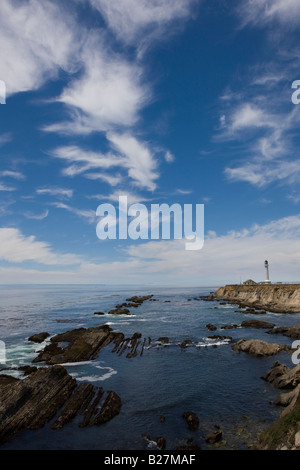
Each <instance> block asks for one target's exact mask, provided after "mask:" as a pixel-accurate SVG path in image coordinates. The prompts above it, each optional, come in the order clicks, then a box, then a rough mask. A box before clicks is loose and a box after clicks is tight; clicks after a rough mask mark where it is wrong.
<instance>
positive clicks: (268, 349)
mask: <svg viewBox="0 0 300 470" xmlns="http://www.w3.org/2000/svg"><path fill="white" fill-rule="evenodd" d="M232 349H233V350H234V351H235V352H236V353H240V352H245V353H248V354H250V355H252V356H256V357H263V356H274V355H275V354H278V353H279V352H281V351H286V352H287V351H290V350H291V348H290V346H286V345H284V344H270V343H267V342H266V341H262V340H259V339H250V340H246V339H241V340H239V341H237V342H236V343H235V344H234V345H233V346H232Z"/></svg>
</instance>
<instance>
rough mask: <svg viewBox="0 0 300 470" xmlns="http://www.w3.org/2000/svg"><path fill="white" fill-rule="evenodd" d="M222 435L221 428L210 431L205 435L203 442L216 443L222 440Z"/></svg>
mask: <svg viewBox="0 0 300 470" xmlns="http://www.w3.org/2000/svg"><path fill="white" fill-rule="evenodd" d="M222 437H223V433H222V431H221V430H216V431H212V432H210V433H209V434H208V435H207V436H206V437H205V442H206V443H207V444H216V443H217V442H220V441H221V440H222Z"/></svg>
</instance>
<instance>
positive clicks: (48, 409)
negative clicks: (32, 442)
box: [0, 293, 300, 450]
mask: <svg viewBox="0 0 300 470" xmlns="http://www.w3.org/2000/svg"><path fill="white" fill-rule="evenodd" d="M155 300H156V299H153V296H152V295H151V296H141V297H137V296H134V297H132V298H129V299H126V302H124V303H123V304H118V305H116V306H115V308H114V309H112V310H110V311H109V312H108V314H110V315H118V314H125V315H128V314H130V311H129V313H123V312H124V310H125V309H126V310H127V309H129V308H137V307H139V306H140V305H142V303H143V302H145V301H155ZM194 300H200V298H197V299H194ZM202 300H207V301H210V300H218V302H219V304H224V303H227V302H224V299H216V297H215V296H214V295H213V294H212V293H211V294H210V295H209V296H208V297H205V298H203V297H202ZM228 303H230V302H228ZM242 307H243V308H245V305H244V304H243V306H242ZM260 307H261V306H259V308H260ZM256 308H257V309H258V306H256V307H253V306H252V307H249V306H247V307H246V309H247V310H246V312H247V313H253V310H254V312H256V311H257V310H256ZM249 309H250V312H249V311H248V310H249ZM259 311H260V312H261V310H259ZM120 312H121V313H120ZM98 314H100V315H101V314H102V313H101V312H98ZM206 328H207V329H208V331H212V332H214V334H213V335H211V336H208V338H210V339H213V340H218V341H223V342H225V343H228V344H229V343H232V346H231V347H232V349H233V351H234V352H235V353H237V354H243V353H244V354H249V355H252V356H254V357H264V356H276V355H277V354H278V353H279V352H285V353H287V354H291V353H293V352H295V350H294V349H292V347H291V346H290V345H289V344H287V345H283V344H276V343H269V342H267V341H262V340H254V339H253V340H246V339H240V340H238V341H235V340H233V338H232V337H231V336H224V335H220V334H216V333H215V331H216V330H217V327H215V325H213V324H207V325H206ZM234 328H248V329H249V328H250V329H252V328H253V329H264V330H265V331H266V333H267V334H269V335H274V336H275V335H277V334H281V335H284V336H286V337H287V338H289V339H290V340H291V339H292V340H295V339H296V340H298V339H300V325H295V326H290V327H282V326H281V327H276V325H275V324H274V323H270V322H266V321H263V320H258V319H255V318H254V319H253V320H245V321H243V322H241V324H239V325H238V324H234V325H224V326H222V327H221V328H220V329H222V330H225V329H226V330H228V329H234ZM28 340H29V341H31V342H34V343H37V344H41V343H43V342H45V347H44V348H43V349H42V350H41V351H39V352H38V353H37V356H36V357H35V358H34V360H33V361H32V364H33V365H32V366H25V367H23V368H20V370H22V371H23V373H24V378H22V379H16V378H14V377H12V376H8V375H0V393H1V401H0V445H1V444H3V443H5V442H6V441H7V440H9V439H11V438H12V437H14V436H15V435H16V434H18V433H20V432H23V431H25V430H36V429H40V428H42V427H43V426H45V425H46V424H48V425H49V426H50V428H51V429H52V430H55V429H61V428H63V427H64V426H65V425H66V424H67V423H69V422H71V421H73V420H75V418H76V420H77V422H78V426H80V427H88V426H98V425H101V424H103V423H106V422H108V421H110V420H111V419H113V418H114V417H115V416H117V415H118V414H119V413H120V411H121V407H122V400H121V397H120V396H119V395H118V394H117V393H115V392H114V391H112V390H108V391H104V390H103V389H102V388H101V387H96V386H94V385H93V384H90V383H86V382H84V383H81V384H78V383H77V381H76V379H74V378H72V377H71V376H70V375H69V373H68V372H67V370H66V368H65V367H64V364H68V363H80V362H85V361H93V360H94V359H95V358H97V357H98V355H99V354H100V353H101V350H102V349H103V348H106V347H108V346H110V348H111V352H112V353H115V354H118V355H120V356H121V355H123V354H124V355H125V356H126V358H128V359H132V358H134V357H136V356H138V355H140V356H142V355H143V353H144V351H145V350H146V349H149V348H150V347H151V345H152V344H153V343H154V344H155V345H156V346H159V345H160V346H161V347H169V346H170V341H169V338H168V337H159V338H158V339H157V340H156V341H153V340H152V339H151V338H143V337H142V334H141V333H137V332H136V333H134V334H133V335H132V336H131V337H125V335H124V334H123V333H120V332H118V333H116V332H114V331H113V330H112V328H111V327H110V326H108V325H107V324H103V325H100V326H96V327H91V328H78V329H74V330H70V331H66V332H64V333H60V334H57V335H55V336H52V337H50V335H49V333H47V332H42V333H37V334H35V335H33V336H31V337H29V338H28ZM176 345H177V346H179V347H180V348H181V349H182V350H185V349H186V348H187V347H195V346H196V345H195V344H194V343H193V342H192V341H191V340H190V339H186V340H184V341H181V342H180V343H177V344H176ZM215 347H217V346H215ZM262 379H263V380H265V381H267V382H269V383H270V384H271V385H272V386H273V387H276V388H279V389H280V390H281V392H283V393H281V394H280V395H279V397H278V398H277V399H276V400H275V402H274V405H277V406H281V407H285V410H284V411H283V412H282V415H281V417H280V419H279V421H278V422H277V423H274V425H273V426H271V427H270V428H269V429H267V430H265V431H264V433H263V434H262V435H261V436H260V438H259V439H258V442H257V443H256V444H255V445H253V447H252V448H255V449H261V450H269V449H274V448H276V449H279V448H280V449H281V448H285V447H286V448H296V449H298V448H300V427H298V424H299V423H300V366H299V367H298V366H297V367H295V368H294V369H292V370H290V369H289V368H288V367H287V366H284V365H281V364H280V363H279V362H278V361H276V362H275V363H274V365H273V367H272V369H271V370H270V371H267V372H266V374H265V375H264V376H263V377H262ZM298 415H299V420H298V421H295V420H296V417H297V419H298ZM182 417H183V419H184V420H185V421H186V423H187V425H188V429H189V430H193V431H196V430H197V429H198V427H199V419H198V417H197V416H196V415H195V413H193V412H192V411H188V412H184V413H183V414H182ZM293 420H294V421H295V423H294V421H293ZM288 421H292V422H293V423H294V426H290V427H289V431H288V433H287V431H286V426H285V425H284V423H286V422H288ZM274 434H275V435H276V437H274ZM147 439H148V440H149V442H152V441H151V439H150V436H146V440H147ZM205 442H206V443H207V444H208V445H211V446H217V447H219V446H222V445H223V446H226V441H224V439H223V435H222V430H220V428H219V427H218V426H217V425H216V429H214V430H212V431H211V432H210V433H209V434H208V435H207V436H206V438H205ZM155 443H156V444H155V445H156V446H157V449H163V448H164V447H165V439H164V437H163V436H159V437H158V438H156V440H155ZM178 450H200V448H199V446H198V445H196V444H195V443H194V441H189V440H188V441H187V442H186V444H183V445H182V446H180V448H178Z"/></svg>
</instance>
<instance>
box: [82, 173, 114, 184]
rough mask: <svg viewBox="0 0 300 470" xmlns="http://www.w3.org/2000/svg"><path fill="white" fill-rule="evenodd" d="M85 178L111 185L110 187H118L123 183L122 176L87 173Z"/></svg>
mask: <svg viewBox="0 0 300 470" xmlns="http://www.w3.org/2000/svg"><path fill="white" fill-rule="evenodd" d="M84 176H85V178H88V179H90V180H100V181H104V182H105V183H107V184H109V185H110V186H117V185H118V184H120V183H121V181H122V176H121V175H120V174H116V175H110V174H107V173H99V172H98V173H85V174H84Z"/></svg>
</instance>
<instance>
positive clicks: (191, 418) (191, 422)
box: [182, 411, 199, 431]
mask: <svg viewBox="0 0 300 470" xmlns="http://www.w3.org/2000/svg"><path fill="white" fill-rule="evenodd" d="M182 417H183V419H185V420H186V422H187V424H188V427H189V430H190V431H196V430H197V429H198V427H199V418H198V416H197V415H196V414H195V413H193V412H191V411H186V412H184V413H183V414H182Z"/></svg>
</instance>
